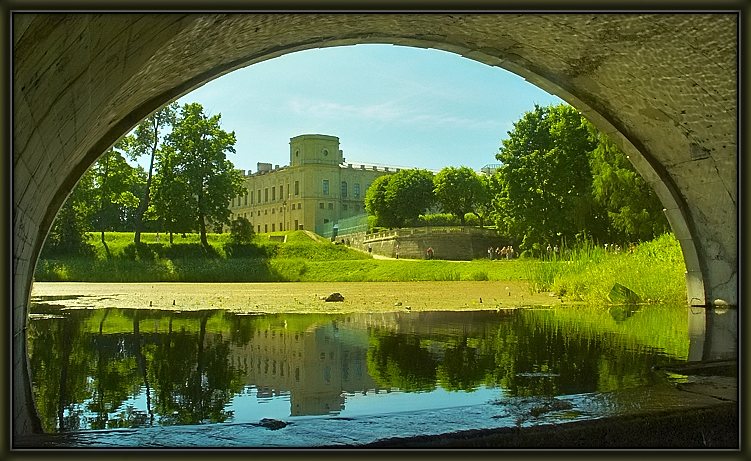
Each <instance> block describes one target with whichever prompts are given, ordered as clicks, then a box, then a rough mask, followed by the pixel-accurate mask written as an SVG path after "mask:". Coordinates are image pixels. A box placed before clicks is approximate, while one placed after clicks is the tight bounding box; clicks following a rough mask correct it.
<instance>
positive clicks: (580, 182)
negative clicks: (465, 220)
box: [496, 104, 597, 248]
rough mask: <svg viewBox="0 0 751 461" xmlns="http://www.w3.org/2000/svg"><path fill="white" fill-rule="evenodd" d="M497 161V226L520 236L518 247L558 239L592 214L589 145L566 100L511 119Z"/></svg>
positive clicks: (586, 224) (582, 227)
mask: <svg viewBox="0 0 751 461" xmlns="http://www.w3.org/2000/svg"><path fill="white" fill-rule="evenodd" d="M508 134H509V137H508V139H505V140H504V141H503V145H502V147H501V149H500V152H499V153H498V154H497V156H496V157H497V158H498V160H500V161H501V162H502V163H503V165H502V166H501V168H500V173H499V174H500V179H501V183H502V190H501V193H500V194H499V196H498V197H497V198H496V205H497V207H498V211H499V215H498V216H499V222H498V224H499V227H502V228H504V229H505V230H506V231H507V232H508V233H509V234H510V235H522V236H523V240H522V247H526V248H531V247H533V246H534V245H535V244H537V245H541V244H544V243H545V242H551V241H559V240H560V241H564V240H566V239H569V238H572V237H576V236H577V234H581V233H584V232H587V230H588V229H589V228H590V227H592V226H590V224H591V222H592V221H593V220H595V219H596V215H597V213H596V211H595V210H594V205H595V203H594V201H593V199H592V196H591V185H592V173H591V171H590V168H589V152H591V151H592V149H593V148H594V146H595V144H594V142H593V141H592V139H591V138H590V136H589V133H588V128H587V126H586V124H585V121H584V119H583V118H582V117H581V115H580V114H579V113H578V112H577V111H576V110H575V109H573V108H572V107H570V106H568V105H564V104H561V105H558V106H548V107H540V106H537V105H535V108H534V110H533V111H531V112H527V113H526V114H524V115H523V116H522V118H521V119H520V120H519V121H518V122H516V123H515V124H514V128H513V130H512V131H510V132H509V133H508Z"/></svg>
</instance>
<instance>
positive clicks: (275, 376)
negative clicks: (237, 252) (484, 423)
mask: <svg viewBox="0 0 751 461" xmlns="http://www.w3.org/2000/svg"><path fill="white" fill-rule="evenodd" d="M31 312H32V314H31V319H32V320H31V322H30V335H29V337H30V343H29V344H30V363H31V372H32V381H33V391H34V394H35V399H36V403H37V407H38V410H39V413H40V416H41V418H42V423H43V426H44V429H45V431H47V432H68V431H80V430H92V429H105V428H132V427H146V426H170V425H185V424H188V425H190V424H207V423H223V422H235V423H243V422H258V421H259V420H262V419H263V418H271V419H278V420H283V421H294V420H303V419H305V418H320V417H322V416H326V417H331V416H332V415H336V416H338V417H343V418H347V417H359V416H366V415H383V414H394V413H398V412H409V411H415V410H423V409H445V408H452V407H462V406H468V405H476V404H485V403H489V402H497V401H501V400H504V399H508V398H514V397H555V396H565V395H571V394H581V393H587V392H607V391H613V390H619V389H625V388H630V387H636V386H642V385H650V384H654V383H656V382H658V381H659V380H661V379H664V377H663V376H662V374H661V373H659V372H656V371H654V370H653V367H654V366H660V365H666V364H672V363H676V362H683V361H686V359H687V356H688V349H689V334H688V331H687V330H688V328H687V322H686V316H687V314H686V308H685V307H682V306H676V307H670V306H643V307H641V308H619V307H611V308H607V307H570V306H569V307H565V308H541V309H516V310H501V311H470V312H394V313H379V314H336V315H333V314H332V315H326V314H284V315H279V314H277V315H240V314H233V313H228V312H226V311H221V310H204V311H193V312H177V311H158V310H142V309H141V310H138V309H116V308H110V309H61V308H60V307H59V306H50V305H47V304H44V303H43V302H39V303H35V304H33V305H32V306H31Z"/></svg>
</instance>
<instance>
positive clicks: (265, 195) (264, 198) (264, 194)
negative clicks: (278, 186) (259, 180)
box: [263, 187, 269, 202]
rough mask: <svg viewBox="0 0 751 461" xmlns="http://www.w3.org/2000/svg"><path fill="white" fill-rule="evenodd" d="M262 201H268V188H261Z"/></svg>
mask: <svg viewBox="0 0 751 461" xmlns="http://www.w3.org/2000/svg"><path fill="white" fill-rule="evenodd" d="M263 201H264V202H268V201H269V188H268V187H267V188H266V189H264V190H263Z"/></svg>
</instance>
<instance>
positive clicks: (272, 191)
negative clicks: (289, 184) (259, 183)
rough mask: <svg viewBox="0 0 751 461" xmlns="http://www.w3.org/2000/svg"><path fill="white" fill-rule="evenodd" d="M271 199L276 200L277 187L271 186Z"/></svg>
mask: <svg viewBox="0 0 751 461" xmlns="http://www.w3.org/2000/svg"><path fill="white" fill-rule="evenodd" d="M271 200H272V201H274V200H276V187H272V188H271Z"/></svg>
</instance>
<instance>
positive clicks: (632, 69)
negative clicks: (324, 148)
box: [11, 12, 739, 434]
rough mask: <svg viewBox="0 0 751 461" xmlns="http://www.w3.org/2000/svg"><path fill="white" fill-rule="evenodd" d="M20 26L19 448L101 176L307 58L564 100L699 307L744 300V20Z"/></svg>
mask: <svg viewBox="0 0 751 461" xmlns="http://www.w3.org/2000/svg"><path fill="white" fill-rule="evenodd" d="M11 24H12V28H13V29H12V44H11V45H12V47H13V50H12V53H13V54H12V56H13V60H12V78H13V82H12V84H13V92H12V104H13V106H12V107H13V113H12V116H13V117H12V119H13V120H12V122H13V128H12V136H13V140H12V141H13V158H12V168H13V190H12V200H13V206H12V210H13V215H12V221H13V244H12V251H13V263H12V264H13V265H12V271H13V306H12V307H13V314H12V329H13V331H12V334H13V370H14V376H13V387H12V392H13V414H12V415H13V416H12V417H13V423H14V425H13V426H14V433H15V434H24V433H28V432H32V431H34V430H38V428H39V425H38V421H37V420H36V412H35V409H34V405H33V399H32V397H31V390H30V383H29V380H28V373H27V363H26V362H27V356H26V350H25V347H26V337H25V326H26V322H27V304H28V298H29V293H30V289H31V283H32V275H33V270H34V266H35V264H36V261H37V258H38V255H39V251H40V249H41V247H42V244H43V242H44V239H45V237H46V235H47V232H48V231H49V228H50V226H51V224H52V221H53V220H54V218H55V215H56V213H57V212H58V210H59V209H60V207H61V206H62V204H63V203H64V200H65V199H66V197H67V195H68V194H69V192H70V191H71V189H72V188H73V187H74V185H75V183H76V182H77V180H78V179H79V178H80V176H81V175H82V174H83V172H84V171H85V170H86V168H88V167H89V166H90V165H91V164H92V163H93V162H94V161H95V160H96V158H97V157H99V155H101V154H102V153H103V152H104V151H105V150H106V149H107V148H108V147H109V146H110V145H112V144H113V143H114V142H115V141H116V140H117V139H118V138H119V137H120V136H122V135H123V134H125V133H126V132H128V131H129V130H130V129H131V128H132V127H133V126H135V125H136V124H137V123H138V122H139V121H140V120H141V119H142V118H144V117H145V116H147V115H148V114H149V113H151V112H152V111H154V110H156V109H158V108H159V107H160V106H162V105H164V104H165V103H167V102H170V101H172V100H174V99H176V98H178V97H179V96H181V95H183V94H185V93H187V92H189V91H191V90H192V89H195V88H196V87H198V86H200V85H202V84H204V83H206V82H207V81H210V80H212V79H214V78H217V77H219V76H221V75H223V74H226V73H228V72H231V71H232V70H234V69H237V68H241V67H244V66H247V65H252V64H254V63H257V62H260V61H263V60H267V59H272V58H274V57H277V56H280V55H283V54H287V53H291V52H294V51H299V50H304V49H310V48H316V47H326V46H339V45H351V44H357V43H385V44H397V45H406V46H415V47H422V48H436V49H441V50H445V51H449V52H453V53H456V54H458V55H461V56H464V57H467V58H470V59H474V60H476V61H478V62H481V63H485V64H488V65H492V66H498V67H502V68H504V69H507V70H509V71H511V72H514V73H516V74H518V75H520V76H522V77H524V78H525V79H527V80H528V81H529V82H531V83H533V84H535V85H537V86H539V87H540V88H542V89H544V90H546V91H548V92H550V93H552V94H555V95H557V96H559V97H561V98H562V99H563V100H565V101H567V102H568V103H570V104H571V105H573V106H575V107H576V108H577V109H579V110H580V111H581V112H582V113H583V114H584V115H585V116H586V117H587V118H589V119H590V120H591V121H592V122H593V123H594V124H595V125H596V126H597V127H598V128H599V129H600V130H602V131H604V132H606V133H608V134H609V135H610V136H611V137H612V138H613V139H614V140H615V141H616V142H617V143H618V144H619V146H620V147H621V148H622V149H623V150H624V151H625V152H626V153H627V154H628V155H629V156H630V158H631V160H632V162H633V163H634V165H635V166H636V168H637V169H638V171H639V172H640V173H641V174H642V176H644V178H645V179H646V180H647V181H648V182H649V183H650V184H651V185H652V186H653V187H654V189H655V190H656V192H657V194H658V195H659V197H660V199H661V200H662V203H663V205H664V207H665V212H666V214H667V216H668V219H669V221H670V223H671V225H672V227H673V230H674V231H675V233H676V235H677V237H678V239H679V240H680V242H681V247H682V249H683V252H684V256H685V260H686V267H687V273H686V281H687V288H688V296H689V299H688V300H687V301H688V302H689V303H691V304H694V305H708V304H712V303H718V304H720V303H727V304H731V305H735V304H737V302H738V293H737V291H738V280H737V276H738V269H737V253H738V251H737V248H738V235H737V213H738V210H737V200H738V198H737V189H738V187H737V156H738V154H737V149H738V145H737V116H738V114H737V111H738V104H737V97H738V95H737V85H738V82H737V76H738V70H739V69H738V36H739V31H738V27H739V16H738V15H737V14H735V13H732V12H731V13H701V14H698V13H697V14H659V13H654V14H653V13H650V14H538V13H504V14H459V13H457V14H402V13H400V14H385V13H384V14H367V15H361V14H172V13H170V14H123V13H118V14H78V13H71V14H36V13H14V14H13V15H12V18H11Z"/></svg>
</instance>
